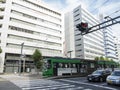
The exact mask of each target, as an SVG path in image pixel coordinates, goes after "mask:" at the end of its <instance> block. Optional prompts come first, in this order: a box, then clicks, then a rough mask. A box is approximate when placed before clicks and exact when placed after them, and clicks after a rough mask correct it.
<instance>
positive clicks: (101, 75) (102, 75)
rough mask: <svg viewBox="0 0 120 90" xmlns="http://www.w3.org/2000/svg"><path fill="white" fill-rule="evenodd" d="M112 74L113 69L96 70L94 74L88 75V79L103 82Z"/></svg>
mask: <svg viewBox="0 0 120 90" xmlns="http://www.w3.org/2000/svg"><path fill="white" fill-rule="evenodd" d="M110 74H111V71H109V70H96V71H94V72H93V73H92V74H90V75H88V76H87V80H88V81H99V82H103V81H106V78H107V76H108V75H110Z"/></svg>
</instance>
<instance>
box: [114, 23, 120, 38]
mask: <svg viewBox="0 0 120 90" xmlns="http://www.w3.org/2000/svg"><path fill="white" fill-rule="evenodd" d="M112 29H113V30H112V32H113V33H114V35H115V36H117V37H118V38H119V39H120V24H116V25H113V26H112Z"/></svg>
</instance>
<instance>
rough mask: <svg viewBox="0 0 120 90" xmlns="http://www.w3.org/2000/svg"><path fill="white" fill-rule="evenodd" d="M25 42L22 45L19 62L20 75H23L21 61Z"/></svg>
mask: <svg viewBox="0 0 120 90" xmlns="http://www.w3.org/2000/svg"><path fill="white" fill-rule="evenodd" d="M23 45H24V42H23V43H22V44H21V55H20V60H19V75H21V61H22V51H23Z"/></svg>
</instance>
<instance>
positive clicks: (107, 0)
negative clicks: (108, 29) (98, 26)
mask: <svg viewBox="0 0 120 90" xmlns="http://www.w3.org/2000/svg"><path fill="white" fill-rule="evenodd" d="M107 2H109V0H106V1H105V2H104V3H103V4H101V5H100V6H99V7H97V8H96V9H94V10H93V11H92V13H93V12H95V11H96V10H97V9H99V8H100V7H101V6H103V5H105V4H106V3H107Z"/></svg>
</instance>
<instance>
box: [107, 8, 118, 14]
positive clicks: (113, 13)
mask: <svg viewBox="0 0 120 90" xmlns="http://www.w3.org/2000/svg"><path fill="white" fill-rule="evenodd" d="M119 11H120V9H119V10H116V11H115V12H113V13H111V14H109V15H108V16H111V15H113V14H115V13H118V12H119Z"/></svg>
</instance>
